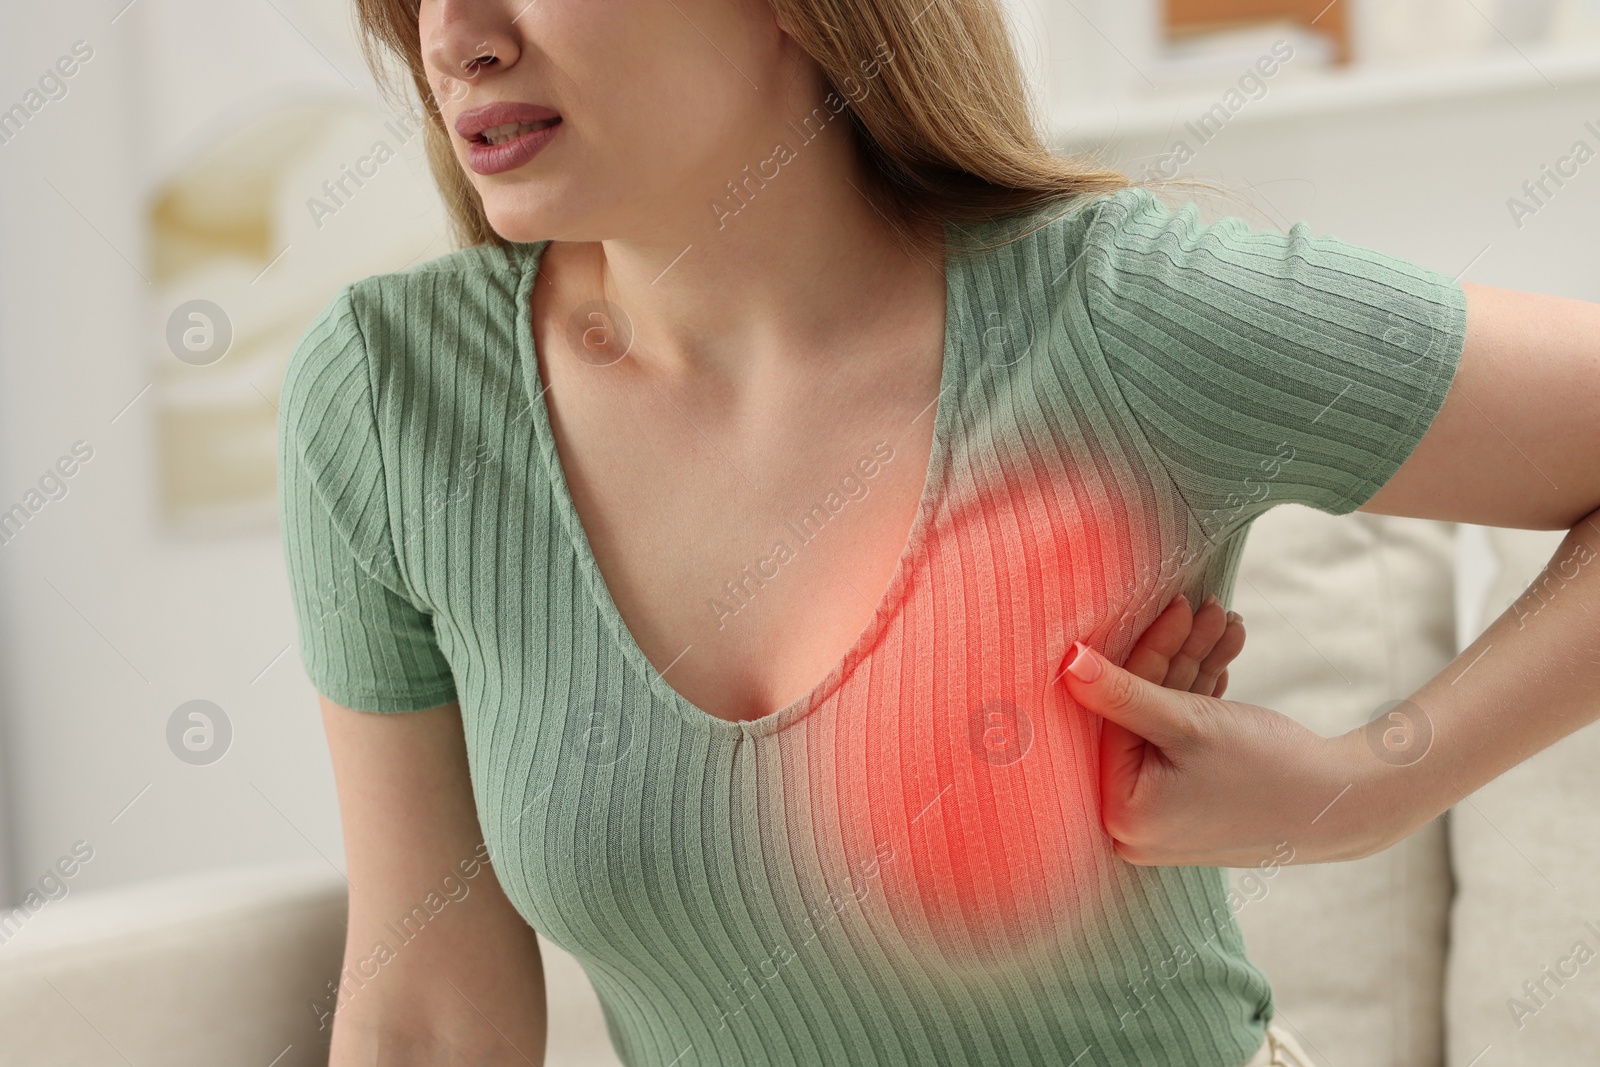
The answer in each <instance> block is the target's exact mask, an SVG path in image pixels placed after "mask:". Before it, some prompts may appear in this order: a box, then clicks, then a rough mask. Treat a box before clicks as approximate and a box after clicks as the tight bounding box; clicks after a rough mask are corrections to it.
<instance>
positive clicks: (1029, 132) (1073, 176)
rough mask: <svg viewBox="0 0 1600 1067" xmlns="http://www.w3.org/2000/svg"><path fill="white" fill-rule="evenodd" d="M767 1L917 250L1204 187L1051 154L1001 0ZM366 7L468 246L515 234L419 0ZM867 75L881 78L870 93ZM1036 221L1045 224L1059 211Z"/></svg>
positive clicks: (369, 28) (359, 10) (364, 20)
mask: <svg viewBox="0 0 1600 1067" xmlns="http://www.w3.org/2000/svg"><path fill="white" fill-rule="evenodd" d="M768 2H769V3H771V5H772V8H773V10H774V11H775V12H776V13H777V14H778V16H779V17H780V19H781V21H782V23H783V26H784V28H785V29H786V30H787V31H788V32H789V34H790V36H792V37H793V38H794V40H795V41H796V43H798V44H799V46H800V47H801V48H802V49H804V50H805V52H806V53H807V54H808V55H810V56H811V58H812V59H813V60H815V61H816V63H817V65H818V66H819V67H820V68H821V70H822V73H823V76H824V78H825V79H826V84H827V86H828V89H829V90H830V91H831V94H832V95H831V96H830V97H829V100H830V110H831V109H832V107H833V106H835V105H836V106H838V107H840V108H841V109H842V110H843V111H844V113H845V114H846V115H848V122H849V127H850V130H851V133H852V136H853V139H854V142H855V145H856V148H857V151H858V152H859V153H860V158H861V159H862V162H863V164H864V167H863V169H864V171H865V173H866V175H867V177H868V182H869V188H867V189H863V190H862V192H863V194H864V195H866V196H867V197H868V199H869V201H870V202H872V203H873V204H874V206H876V207H877V208H878V210H879V211H880V212H882V213H883V215H884V216H885V217H886V218H887V219H888V220H889V221H890V222H891V224H892V225H893V227H894V229H895V231H896V232H897V233H898V234H899V235H900V238H901V242H902V244H904V245H905V246H906V247H907V248H916V247H917V242H918V238H917V237H916V236H914V235H918V234H920V235H923V236H926V235H928V234H930V233H934V232H941V233H942V227H943V225H944V224H946V223H949V224H953V225H954V226H955V228H956V229H957V231H958V232H961V233H966V232H968V230H969V229H970V228H971V227H972V226H974V225H981V224H983V223H986V222H990V221H993V220H997V219H999V218H1001V217H1005V216H1011V215H1014V214H1017V213H1032V212H1037V211H1038V209H1042V208H1046V207H1048V206H1050V205H1055V204H1062V205H1065V206H1066V207H1067V210H1072V209H1075V208H1076V207H1078V206H1080V201H1083V200H1085V199H1086V198H1093V197H1096V196H1099V195H1102V194H1109V193H1114V192H1117V191H1118V190H1121V189H1125V188H1128V187H1129V186H1135V185H1139V186H1153V185H1165V184H1203V183H1192V182H1189V181H1187V180H1185V179H1167V178H1153V179H1148V180H1143V181H1135V180H1133V179H1131V178H1129V177H1128V176H1127V175H1126V174H1123V173H1122V172H1120V171H1116V170H1112V169H1108V168H1105V167H1102V166H1100V165H1098V164H1096V163H1095V162H1093V161H1092V160H1091V159H1071V158H1066V157H1063V156H1061V155H1058V154H1056V153H1054V152H1053V151H1051V149H1050V147H1049V146H1048V145H1047V144H1046V142H1045V140H1044V138H1043V137H1042V136H1041V134H1040V128H1039V125H1038V120H1037V117H1036V116H1035V114H1034V112H1033V105H1032V102H1031V100H1030V98H1029V96H1028V92H1027V85H1026V79H1025V78H1024V76H1023V72H1022V67H1021V64H1020V62H1019V61H1018V58H1017V54H1016V51H1015V49H1014V48H1013V46H1012V43H1011V38H1010V35H1009V33H1008V32H1007V27H1006V21H1005V17H1004V15H1003V13H1002V11H1001V9H1000V6H999V3H998V0H768ZM355 8H356V19H357V24H358V27H359V31H360V36H361V46H362V52H363V55H364V56H365V58H366V61H367V65H368V67H369V68H370V69H371V70H372V72H373V75H374V77H375V78H376V79H377V81H378V83H379V85H380V87H381V88H382V89H383V91H384V92H385V94H386V95H388V96H389V97H390V99H391V100H394V99H395V98H396V96H397V94H396V92H395V89H396V86H395V83H394V82H393V80H392V79H391V73H392V68H391V67H390V66H389V63H388V61H389V60H391V59H393V60H398V61H399V63H400V65H401V66H402V67H404V68H405V69H406V70H407V71H409V73H410V75H411V80H412V83H413V85H414V87H415V89H416V92H417V95H418V97H419V98H420V99H421V101H422V104H423V112H424V114H425V116H426V121H425V123H424V143H425V144H426V148H427V154H428V165H429V168H430V169H431V170H432V172H433V177H434V180H435V181H436V182H437V183H438V186H439V191H440V193H441V195H442V196H443V198H444V204H445V208H446V210H447V211H448V212H449V216H450V221H451V228H452V230H453V231H454V237H455V240H456V242H457V244H458V245H459V246H462V247H465V246H470V245H484V244H496V245H502V246H503V245H506V244H508V243H509V242H507V241H506V240H505V238H503V237H501V236H500V235H499V234H497V233H496V232H495V231H494V229H493V227H491V226H490V225H489V219H488V216H487V215H486V214H485V213H484V208H483V201H482V199H481V198H480V197H479V196H478V193H477V190H476V189H474V187H473V185H472V183H471V182H470V181H469V180H468V178H467V176H466V174H465V173H464V172H463V170H462V168H461V165H460V163H459V161H458V160H457V158H456V155H455V152H454V150H453V149H452V147H451V143H450V135H449V132H448V131H447V130H446V129H445V125H444V120H443V117H442V116H441V114H440V111H439V107H438V104H437V103H436V102H435V100H434V98H433V92H432V88H431V87H430V85H429V83H428V77H427V72H426V71H425V69H424V67H423V62H422V47H421V41H420V38H419V34H418V29H417V12H416V4H415V2H414V0H355ZM863 79H866V80H867V81H868V82H870V83H871V84H869V85H868V86H867V88H868V91H866V92H864V93H863V92H859V91H858V90H859V88H860V87H861V83H862V81H863ZM1029 217H1032V218H1034V219H1035V225H1034V227H1033V228H1034V229H1037V228H1038V227H1039V226H1042V225H1044V223H1045V221H1048V220H1045V219H1042V218H1039V217H1038V216H1037V215H1030V216H1029ZM1027 232H1031V231H1029V230H1024V231H1022V232H1016V233H1011V234H1009V235H1008V236H1005V237H1003V238H1002V239H1001V240H1000V241H999V242H998V243H1000V244H1004V243H1008V242H1009V241H1014V240H1017V239H1019V238H1020V237H1022V236H1025V235H1026V233H1027ZM974 247H976V246H974Z"/></svg>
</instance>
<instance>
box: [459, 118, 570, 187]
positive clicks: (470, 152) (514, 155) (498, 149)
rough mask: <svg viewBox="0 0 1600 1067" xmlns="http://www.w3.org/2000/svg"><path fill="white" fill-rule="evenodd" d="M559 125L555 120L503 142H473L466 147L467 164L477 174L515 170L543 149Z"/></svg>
mask: <svg viewBox="0 0 1600 1067" xmlns="http://www.w3.org/2000/svg"><path fill="white" fill-rule="evenodd" d="M561 125H562V124H561V122H560V121H557V122H556V124H555V125H554V126H546V127H544V128H543V129H541V130H532V131H530V132H528V133H525V134H523V135H522V136H521V137H518V138H517V139H516V140H514V141H507V142H506V143H505V144H478V143H473V144H471V145H469V146H468V147H467V166H469V167H471V168H472V169H473V171H474V172H476V173H478V174H500V173H502V172H503V171H508V170H516V169H517V168H518V167H520V166H522V165H523V164H524V163H526V162H528V160H530V159H532V158H533V157H534V156H536V155H538V154H539V153H540V152H542V151H544V146H545V145H547V144H549V143H550V139H551V138H552V137H554V136H555V135H556V131H557V130H559V129H560V128H561Z"/></svg>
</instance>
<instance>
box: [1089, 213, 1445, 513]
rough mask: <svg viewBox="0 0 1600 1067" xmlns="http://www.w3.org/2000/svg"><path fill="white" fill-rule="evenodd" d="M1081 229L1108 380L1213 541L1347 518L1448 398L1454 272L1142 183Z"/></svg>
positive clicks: (1096, 331)
mask: <svg viewBox="0 0 1600 1067" xmlns="http://www.w3.org/2000/svg"><path fill="white" fill-rule="evenodd" d="M1083 232H1084V248H1083V250H1082V255H1083V260H1084V266H1083V271H1082V275H1081V276H1082V279H1083V284H1084V286H1085V291H1084V300H1085V303H1086V308H1087V316H1088V319H1089V321H1090V323H1091V324H1092V328H1093V332H1094V335H1095V338H1096V342H1097V344H1098V346H1099V349H1100V352H1101V353H1102V355H1103V357H1104V359H1105V361H1106V364H1107V366H1108V368H1109V371H1110V376H1111V378H1112V379H1113V380H1114V381H1115V383H1116V385H1117V387H1118V392H1119V393H1120V394H1121V397H1122V400H1123V401H1124V403H1125V404H1126V406H1127V408H1128V413H1129V414H1130V415H1131V417H1132V418H1133V419H1134V420H1135V421H1136V422H1137V423H1138V428H1139V430H1140V431H1141V432H1142V434H1143V436H1144V439H1145V440H1146V441H1147V442H1148V443H1149V445H1150V447H1151V448H1152V449H1153V450H1154V451H1155V452H1156V453H1157V454H1158V456H1159V458H1160V461H1161V463H1162V465H1163V466H1164V467H1165V468H1166V471H1167V473H1168V474H1169V476H1170V477H1171V478H1172V479H1173V481H1174V482H1175V483H1176V488H1177V490H1178V492H1179V493H1180V494H1182V496H1183V498H1184V500H1185V502H1186V503H1187V504H1188V506H1189V508H1190V510H1191V511H1192V512H1193V513H1194V514H1195V517H1196V519H1197V520H1198V521H1199V522H1200V524H1201V527H1202V529H1203V530H1205V531H1206V533H1207V534H1208V535H1210V536H1215V535H1218V534H1222V533H1226V532H1228V531H1230V530H1233V529H1237V528H1238V527H1240V526H1242V525H1244V524H1247V523H1248V522H1250V521H1251V520H1252V519H1254V518H1256V517H1257V516H1259V515H1260V514H1261V513H1262V512H1264V511H1266V510H1267V509H1268V508H1270V507H1272V506H1274V505H1276V504H1282V503H1299V504H1305V505H1307V506H1309V507H1312V508H1316V509H1318V510H1320V511H1324V512H1329V513H1331V514H1336V515H1342V514H1346V513H1348V512H1351V511H1354V510H1355V509H1356V508H1358V507H1360V506H1361V505H1362V504H1364V503H1366V502H1367V501H1368V500H1369V499H1370V498H1371V497H1372V496H1373V495H1374V494H1375V493H1377V491H1378V490H1379V489H1381V488H1382V487H1383V485H1384V483H1385V482H1387V481H1388V480H1389V479H1390V478H1391V477H1392V476H1393V475H1394V473H1395V471H1397V470H1398V469H1399V468H1400V466H1401V464H1402V463H1404V462H1405V460H1406V457H1407V456H1409V455H1410V454H1411V452H1412V450H1413V449H1414V448H1415V447H1416V445H1417V443H1418V442H1419V441H1420V440H1421V439H1422V436H1423V435H1424V434H1425V433H1426V432H1427V429H1428V426H1429V425H1430V424H1431V423H1432V421H1433V418H1434V416H1435V415H1436V414H1437V413H1438V410H1439V408H1440V406H1441V405H1442V404H1443V402H1444V398H1445V394H1446V392H1447V391H1448V389H1449V387H1450V382H1451V381H1452V379H1453V378H1454V376H1455V370H1456V367H1457V366H1458V364H1459V362H1460V358H1461V352H1462V348H1463V346H1464V345H1465V342H1466V323H1467V307H1466V294H1465V292H1464V291H1463V290H1462V288H1461V285H1460V283H1458V282H1457V281H1455V280H1454V279H1452V278H1451V277H1449V276H1448V275H1445V274H1442V273H1440V272H1438V271H1435V270H1432V269H1430V268H1427V267H1424V266H1421V265H1419V264H1415V263H1411V262H1408V261H1406V260H1404V259H1401V258H1398V257H1396V256H1392V255H1388V254H1385V253H1382V252H1378V251H1375V250H1373V249H1369V248H1363V247H1360V246H1358V245H1354V244H1350V243H1347V242H1344V241H1341V240H1339V239H1337V238H1334V237H1328V236H1318V235H1313V234H1312V233H1311V232H1310V229H1309V227H1308V225H1307V224H1306V223H1304V222H1298V223H1295V224H1294V225H1293V226H1292V227H1291V228H1290V229H1289V231H1288V232H1287V233H1280V232H1276V231H1269V230H1255V229H1252V228H1250V226H1249V225H1248V224H1247V223H1246V222H1245V221H1244V220H1243V219H1240V218H1232V217H1230V218H1224V219H1220V220H1218V221H1216V222H1214V223H1211V224H1207V225H1203V224H1202V223H1201V222H1200V220H1199V214H1198V210H1197V208H1196V207H1195V206H1194V205H1193V204H1186V205H1184V206H1183V207H1182V208H1181V209H1180V210H1178V211H1172V210H1170V209H1168V208H1167V207H1165V206H1164V205H1163V204H1162V203H1161V202H1160V201H1159V200H1157V199H1156V198H1155V196H1154V195H1153V194H1152V193H1151V192H1150V191H1149V190H1147V189H1144V188H1141V187H1138V186H1133V187H1129V188H1127V189H1124V190H1121V191H1120V192H1118V193H1116V194H1114V195H1112V196H1110V197H1108V198H1106V199H1105V200H1104V201H1102V202H1101V203H1100V204H1099V205H1098V207H1097V210H1096V212H1095V214H1094V215H1093V217H1092V219H1091V220H1090V221H1089V222H1088V224H1087V226H1086V227H1085V229H1084V231H1083Z"/></svg>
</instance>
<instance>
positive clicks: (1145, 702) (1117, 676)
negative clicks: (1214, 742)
mask: <svg viewBox="0 0 1600 1067" xmlns="http://www.w3.org/2000/svg"><path fill="white" fill-rule="evenodd" d="M1067 655H1068V656H1069V657H1071V658H1070V659H1069V660H1068V662H1067V663H1066V664H1064V665H1063V666H1064V667H1065V673H1064V674H1063V677H1064V678H1065V680H1066V685H1067V691H1068V692H1069V693H1071V694H1072V698H1073V699H1074V700H1076V701H1077V702H1078V703H1079V704H1081V705H1083V707H1084V708H1085V709H1086V710H1088V711H1091V712H1093V713H1094V714H1096V715H1099V716H1100V717H1102V718H1104V719H1107V720H1109V721H1110V722H1113V723H1116V724H1117V725H1118V726H1121V727H1124V728H1125V729H1127V730H1129V731H1130V732H1132V733H1135V734H1138V735H1139V736H1140V737H1142V738H1144V739H1145V740H1146V741H1149V742H1150V743H1151V744H1153V745H1155V746H1156V747H1157V748H1159V749H1161V750H1162V751H1164V752H1165V751H1169V750H1171V749H1177V748H1182V747H1184V745H1185V744H1186V743H1187V742H1188V741H1189V740H1190V739H1191V738H1192V737H1193V736H1194V724H1195V723H1196V722H1197V721H1198V718H1199V717H1198V716H1197V715H1196V714H1195V710H1196V708H1195V704H1194V703H1193V702H1194V701H1195V699H1196V697H1195V696H1194V694H1192V693H1180V692H1176V691H1174V690H1171V689H1166V688H1163V687H1162V686H1159V685H1157V684H1156V683H1154V682H1151V681H1147V680H1145V679H1143V678H1140V677H1139V676H1138V675H1136V674H1133V673H1131V672H1129V671H1127V670H1124V669H1123V668H1121V667H1119V666H1117V665H1116V664H1115V663H1112V662H1111V661H1110V660H1108V659H1106V658H1105V657H1104V656H1102V655H1100V653H1098V652H1096V651H1095V650H1093V649H1091V648H1089V647H1088V646H1087V645H1085V644H1084V643H1083V642H1081V641H1075V642H1073V645H1072V648H1071V650H1069V651H1068V653H1067Z"/></svg>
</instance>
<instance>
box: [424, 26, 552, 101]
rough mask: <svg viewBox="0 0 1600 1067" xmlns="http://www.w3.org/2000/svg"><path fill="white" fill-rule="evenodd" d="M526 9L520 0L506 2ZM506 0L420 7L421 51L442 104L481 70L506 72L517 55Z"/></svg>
mask: <svg viewBox="0 0 1600 1067" xmlns="http://www.w3.org/2000/svg"><path fill="white" fill-rule="evenodd" d="M509 4H510V5H512V6H516V7H526V4H525V3H523V0H509ZM507 7H508V0H435V2H434V3H431V4H423V5H422V6H421V10H420V25H419V27H418V30H419V32H420V34H421V44H422V54H423V56H424V57H425V59H426V62H427V65H428V68H429V73H430V75H431V80H432V81H433V83H434V91H435V93H436V94H437V95H438V96H439V98H440V99H439V102H440V104H441V105H442V104H444V103H445V102H446V101H447V100H452V99H459V98H460V97H462V96H464V95H465V94H466V91H467V87H468V86H469V85H470V84H472V83H473V82H474V81H476V80H477V79H478V78H479V77H480V76H481V75H482V74H483V73H484V72H486V71H490V70H504V69H506V68H508V67H511V66H513V65H514V64H515V63H516V62H517V59H518V58H519V57H520V56H521V54H522V51H521V48H520V46H519V43H518V35H517V28H516V25H515V21H516V14H515V13H514V12H513V11H511V10H508V9H507Z"/></svg>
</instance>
